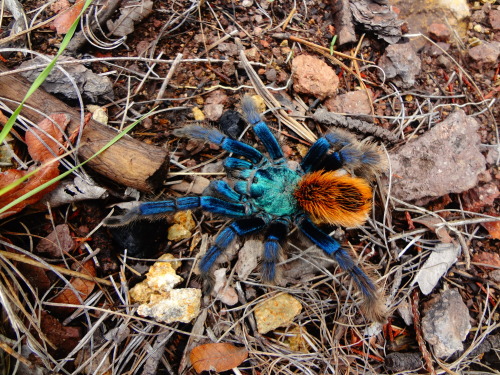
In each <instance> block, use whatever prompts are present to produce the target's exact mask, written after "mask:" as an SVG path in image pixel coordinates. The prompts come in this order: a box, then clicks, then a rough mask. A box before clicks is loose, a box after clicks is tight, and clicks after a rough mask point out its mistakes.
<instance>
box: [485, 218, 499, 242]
mask: <svg viewBox="0 0 500 375" xmlns="http://www.w3.org/2000/svg"><path fill="white" fill-rule="evenodd" d="M483 227H485V228H486V230H487V231H488V233H489V234H490V236H491V238H495V239H497V240H500V221H489V222H487V223H483Z"/></svg>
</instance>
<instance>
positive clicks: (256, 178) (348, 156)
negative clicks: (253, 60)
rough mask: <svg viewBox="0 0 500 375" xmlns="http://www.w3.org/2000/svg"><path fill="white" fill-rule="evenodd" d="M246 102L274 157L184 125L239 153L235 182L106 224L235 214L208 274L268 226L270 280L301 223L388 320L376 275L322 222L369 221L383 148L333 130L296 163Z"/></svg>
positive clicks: (230, 162) (207, 260)
mask: <svg viewBox="0 0 500 375" xmlns="http://www.w3.org/2000/svg"><path fill="white" fill-rule="evenodd" d="M242 109H243V112H244V114H245V116H246V119H247V120H248V122H249V123H250V124H251V125H252V126H253V131H254V132H255V134H256V135H257V136H258V138H259V139H260V140H261V141H262V144H263V146H264V148H265V149H266V151H267V154H268V155H269V157H266V156H264V155H263V154H262V153H261V152H260V151H259V150H257V149H256V148H254V147H252V146H250V145H248V144H246V143H243V142H240V141H238V140H235V139H232V138H230V137H227V136H225V135H224V134H222V133H221V132H219V131H218V130H216V129H209V128H204V127H201V126H195V125H192V126H185V127H183V128H182V129H178V130H176V131H175V132H174V134H175V135H176V136H181V137H190V138H194V139H199V140H204V141H209V142H211V143H214V144H216V145H218V146H220V147H221V148H222V149H224V150H226V151H228V152H230V153H232V154H233V156H229V157H228V158H226V160H225V162H224V166H225V169H226V173H227V175H228V177H230V178H231V179H232V180H233V184H232V186H230V185H229V184H228V183H227V182H226V181H224V180H216V181H213V182H212V183H211V184H210V185H209V187H207V189H206V190H205V191H204V192H203V195H202V196H186V197H180V198H171V199H167V200H164V201H159V202H143V203H140V204H139V205H138V206H137V207H135V208H133V209H131V210H129V211H128V212H127V213H126V214H125V215H122V216H115V217H111V218H108V219H107V220H106V222H105V224H106V225H109V226H121V225H126V224H128V223H129V222H131V221H132V220H136V219H140V218H143V217H149V218H154V217H155V216H159V215H165V214H170V213H174V212H177V211H184V210H190V209H195V208H201V209H203V210H205V211H208V212H211V213H215V214H221V215H224V216H227V217H230V218H234V220H233V221H232V222H231V223H230V224H229V225H228V226H227V227H226V228H225V229H223V230H222V231H221V233H220V234H219V235H218V236H217V238H216V239H215V243H214V245H213V246H212V247H211V248H210V249H209V250H208V251H207V253H206V254H205V255H204V257H203V258H202V259H201V261H200V264H199V269H200V271H201V273H202V275H204V276H207V277H208V276H209V274H210V270H211V268H212V266H213V265H214V263H215V261H216V260H217V258H218V257H219V256H220V255H221V254H222V252H223V251H224V250H225V249H226V248H227V247H228V246H229V244H230V243H231V242H232V241H233V240H234V239H235V238H236V237H237V236H245V235H249V234H252V233H257V232H260V231H262V230H266V232H265V236H264V254H263V261H262V275H263V279H264V281H273V280H274V279H275V277H276V263H277V262H278V261H279V259H280V253H281V249H282V246H283V244H284V242H285V240H286V237H287V234H288V232H289V230H290V227H291V226H292V224H295V225H296V226H297V227H298V228H299V229H300V231H301V232H302V233H303V234H305V235H306V237H307V238H309V239H310V240H311V241H312V242H313V243H314V244H316V245H317V246H318V247H319V248H321V249H322V250H323V251H324V252H325V253H326V254H328V255H329V256H331V257H333V259H335V260H336V262H337V263H338V264H339V266H340V267H341V268H342V269H343V270H345V271H346V272H348V274H349V275H350V276H351V278H352V279H353V280H354V282H355V284H356V285H357V287H358V288H359V290H360V291H361V293H362V295H363V297H364V298H363V310H364V312H365V314H366V315H368V317H369V318H370V319H371V320H378V321H381V320H383V319H384V311H383V310H384V308H383V306H384V303H383V301H382V299H381V298H380V295H379V292H378V290H377V288H376V287H375V285H374V283H373V282H372V280H371V279H370V278H369V277H368V276H367V275H366V274H365V272H363V270H362V269H361V268H360V267H359V266H357V265H356V264H355V262H354V261H353V259H352V258H351V256H350V255H349V253H348V252H347V251H346V250H345V249H343V248H342V247H341V246H340V244H339V243H338V242H337V241H336V240H335V239H333V238H332V237H330V236H329V235H328V234H327V233H325V232H323V231H322V230H321V229H319V228H318V227H317V224H321V223H326V224H333V225H340V226H344V227H355V226H359V225H362V224H363V223H364V222H365V221H366V219H367V217H368V214H369V212H370V209H371V202H372V189H371V187H370V184H369V181H370V180H371V179H373V177H374V176H375V175H376V174H377V173H378V172H380V171H381V170H382V169H383V167H384V158H383V156H382V153H381V152H380V149H379V148H378V147H376V146H375V145H373V144H371V143H367V142H359V141H357V140H356V138H355V137H354V136H353V135H352V134H350V133H348V132H345V131H341V130H332V131H330V132H328V133H327V134H325V135H324V136H323V137H321V138H320V139H318V140H317V141H316V142H315V143H314V144H313V145H312V146H311V148H310V149H309V151H308V153H307V154H306V156H305V157H304V158H303V160H302V162H301V163H300V165H299V167H298V168H297V169H292V168H290V167H289V166H288V164H287V160H286V158H285V156H284V154H283V151H282V149H281V147H280V145H279V143H278V142H277V140H276V138H275V137H274V135H273V134H272V132H271V131H270V129H269V128H268V126H267V125H266V124H265V122H264V121H262V120H261V117H260V115H259V113H258V111H257V109H256V106H255V103H254V101H253V99H252V98H250V97H245V98H244V99H243V102H242ZM236 156H238V157H236ZM355 175H358V176H360V177H355Z"/></svg>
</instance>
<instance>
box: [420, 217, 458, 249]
mask: <svg viewBox="0 0 500 375" xmlns="http://www.w3.org/2000/svg"><path fill="white" fill-rule="evenodd" d="M413 222H415V223H419V224H423V225H425V226H426V227H427V228H429V229H430V230H431V231H433V232H434V233H436V236H437V237H438V238H439V239H440V240H441V242H443V243H451V242H452V241H453V240H452V238H451V237H450V235H449V234H448V231H447V230H446V228H445V227H441V226H439V224H443V220H441V219H439V218H437V217H434V216H425V217H421V218H419V219H413Z"/></svg>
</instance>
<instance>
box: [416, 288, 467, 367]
mask: <svg viewBox="0 0 500 375" xmlns="http://www.w3.org/2000/svg"><path fill="white" fill-rule="evenodd" d="M470 329H471V324H470V316H469V310H468V309H467V306H466V305H465V303H464V302H463V301H462V297H461V296H460V293H458V290H457V289H449V290H447V291H445V292H443V293H442V294H441V296H440V297H439V300H438V301H437V302H435V303H434V304H433V305H432V306H431V308H430V309H429V311H428V312H427V313H426V314H425V316H424V318H423V319H422V333H423V334H424V338H425V340H426V341H427V342H428V343H429V344H431V345H432V346H433V349H434V354H435V355H436V356H437V357H439V358H443V357H447V356H450V355H452V354H453V353H455V352H456V351H457V350H463V348H464V346H463V344H462V341H464V340H465V338H466V337H467V334H468V333H469V330H470Z"/></svg>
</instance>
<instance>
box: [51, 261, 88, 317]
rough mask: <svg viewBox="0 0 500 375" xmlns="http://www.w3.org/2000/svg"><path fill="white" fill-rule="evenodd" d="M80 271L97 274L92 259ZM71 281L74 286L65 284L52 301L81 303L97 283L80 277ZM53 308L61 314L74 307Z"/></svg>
mask: <svg viewBox="0 0 500 375" xmlns="http://www.w3.org/2000/svg"><path fill="white" fill-rule="evenodd" d="M80 272H81V273H84V274H87V275H90V276H96V270H95V267H94V262H93V261H92V260H88V261H87V262H86V263H84V264H83V267H82V269H81V270H80ZM70 283H71V285H72V286H73V288H70V287H68V286H65V287H64V289H63V290H62V291H61V292H60V293H59V294H57V295H55V296H54V297H53V298H52V299H51V300H50V302H54V303H62V304H64V303H67V304H73V305H80V304H81V301H85V299H86V298H87V297H88V296H89V295H90V293H92V291H93V290H94V287H95V283H94V282H93V281H89V280H84V279H82V278H79V277H73V278H72V279H71V280H70ZM74 291H76V292H77V293H78V295H76V294H75V292H74ZM53 310H54V311H57V312H59V313H61V314H64V313H70V312H72V311H73V310H74V309H73V308H65V307H57V308H56V309H53Z"/></svg>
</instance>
